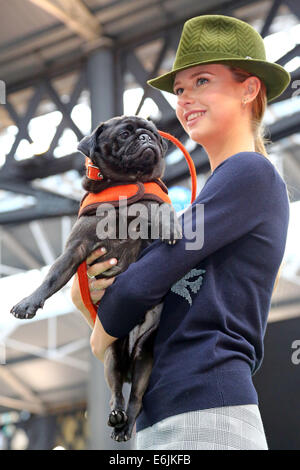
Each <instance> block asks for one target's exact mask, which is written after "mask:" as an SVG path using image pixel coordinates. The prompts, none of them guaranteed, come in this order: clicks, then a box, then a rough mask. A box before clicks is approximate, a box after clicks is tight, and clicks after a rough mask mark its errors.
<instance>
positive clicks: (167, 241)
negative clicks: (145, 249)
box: [162, 240, 178, 245]
mask: <svg viewBox="0 0 300 470" xmlns="http://www.w3.org/2000/svg"><path fill="white" fill-rule="evenodd" d="M177 241H178V240H162V242H164V243H166V244H167V245H176V243H177Z"/></svg>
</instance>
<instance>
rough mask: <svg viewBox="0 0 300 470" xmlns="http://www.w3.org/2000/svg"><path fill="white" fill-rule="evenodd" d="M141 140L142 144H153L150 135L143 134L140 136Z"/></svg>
mask: <svg viewBox="0 0 300 470" xmlns="http://www.w3.org/2000/svg"><path fill="white" fill-rule="evenodd" d="M139 140H141V141H142V142H151V141H152V139H151V137H150V135H148V134H141V135H140V136H139Z"/></svg>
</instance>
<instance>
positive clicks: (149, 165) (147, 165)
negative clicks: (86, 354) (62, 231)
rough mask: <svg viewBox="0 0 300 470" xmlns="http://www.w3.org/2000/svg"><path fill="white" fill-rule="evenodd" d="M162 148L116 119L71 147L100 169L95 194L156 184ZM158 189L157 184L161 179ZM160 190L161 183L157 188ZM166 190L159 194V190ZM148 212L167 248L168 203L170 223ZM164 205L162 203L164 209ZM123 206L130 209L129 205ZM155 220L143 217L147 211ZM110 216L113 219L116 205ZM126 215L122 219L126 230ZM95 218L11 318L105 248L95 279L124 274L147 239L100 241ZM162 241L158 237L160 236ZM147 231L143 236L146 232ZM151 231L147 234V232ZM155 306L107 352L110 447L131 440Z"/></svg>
mask: <svg viewBox="0 0 300 470" xmlns="http://www.w3.org/2000/svg"><path fill="white" fill-rule="evenodd" d="M167 148H168V145H167V143H166V141H165V140H164V139H162V138H161V136H160V134H159V132H158V130H157V128H156V127H155V125H154V124H153V123H152V122H151V121H148V120H145V119H142V118H140V117H137V116H121V117H115V118H112V119H109V120H108V121H106V122H104V123H102V124H100V125H99V126H98V127H97V128H96V129H95V130H94V131H93V133H92V134H91V135H90V136H87V137H85V138H84V139H83V140H82V141H81V142H80V143H79V145H78V150H80V151H81V152H82V153H83V154H84V155H86V156H88V157H89V158H90V159H91V160H92V163H93V165H94V166H95V167H97V168H99V169H100V170H101V174H102V177H103V179H102V180H100V181H95V180H91V179H89V178H87V177H85V178H84V181H83V187H84V189H86V190H87V191H88V192H92V193H99V192H101V191H103V190H104V189H106V188H109V187H111V186H116V185H120V184H125V183H127V184H128V183H133V182H149V181H155V180H156V181H157V179H158V178H161V177H162V176H163V173H164V170H165V161H164V156H165V154H166V151H167ZM160 184H161V185H163V183H162V182H161V181H160ZM163 186H164V185H163ZM165 189H166V188H165ZM141 203H142V204H143V206H144V207H146V208H147V214H148V218H147V224H148V226H149V228H151V226H152V225H153V224H154V225H155V224H156V229H158V232H156V233H159V238H160V239H161V240H162V241H164V242H165V243H168V244H174V243H176V241H177V240H178V239H180V238H182V232H181V229H182V227H181V224H180V223H179V221H178V219H177V216H176V212H175V211H174V209H173V207H172V205H170V204H167V206H168V207H169V208H170V215H171V217H170V218H168V219H167V218H163V217H161V215H162V214H161V211H160V208H161V202H158V201H157V200H155V198H154V200H151V199H141V200H139V204H141ZM165 206H166V204H165ZM128 207H130V206H128ZM151 211H153V212H152V214H153V213H154V214H155V217H150V212H151ZM109 212H111V216H112V217H115V215H116V213H117V216H119V215H120V211H119V208H118V207H115V208H114V211H109ZM131 220H132V217H130V216H129V215H128V217H127V222H128V225H129V223H130V221H131ZM98 222H99V215H98V212H97V215H95V212H94V213H92V214H91V213H89V214H88V215H83V216H81V217H79V218H78V219H77V221H76V223H75V225H74V227H73V229H72V231H71V234H70V236H69V238H68V240H67V243H66V246H65V250H64V252H63V253H62V255H61V256H60V257H59V258H58V259H57V260H56V261H55V263H54V264H53V266H52V267H51V269H50V270H49V273H48V274H47V276H46V278H45V280H44V281H43V283H42V284H41V285H40V286H39V287H38V288H37V289H36V290H35V291H34V292H33V293H32V294H31V295H30V296H28V297H26V298H24V299H23V300H21V301H20V302H19V303H18V304H17V305H15V306H14V307H13V308H12V309H11V313H12V314H13V315H14V316H15V317H17V318H23V319H24V318H32V317H34V316H35V314H36V311H37V310H38V309H39V308H42V307H43V305H44V302H45V300H46V299H47V298H49V297H50V296H52V295H53V294H54V293H55V292H57V291H58V290H59V289H61V288H62V287H63V286H64V285H65V284H66V283H67V282H68V281H69V280H70V279H71V277H72V276H73V275H74V274H75V273H76V271H77V269H78V267H79V265H80V264H81V263H82V262H83V261H84V260H85V259H86V258H87V257H88V256H89V255H90V253H91V252H92V251H94V250H95V249H97V248H99V247H102V246H104V247H105V248H106V251H107V254H106V255H105V256H101V258H99V259H98V260H96V261H95V263H96V262H98V261H105V260H107V259H110V258H111V257H115V258H117V259H118V265H117V266H113V267H112V268H110V269H108V270H106V271H105V272H103V273H102V274H101V275H99V276H97V278H98V279H99V278H110V277H114V276H116V275H118V274H120V273H121V272H123V271H125V270H126V269H127V268H128V266H129V264H130V263H132V262H134V261H136V260H137V258H138V257H139V254H140V253H141V251H142V250H143V249H144V248H146V247H147V246H148V245H149V244H150V243H152V242H153V239H151V238H150V237H148V238H146V239H145V238H144V237H143V238H141V237H140V238H137V239H131V238H129V237H127V239H122V240H120V239H118V236H117V238H114V239H111V238H107V237H104V238H103V239H101V237H100V238H99V231H98V232H97V231H96V226H97V224H98ZM168 230H169V236H167V237H164V234H166V233H167V234H168ZM149 231H150V230H149ZM152 233H153V232H152ZM162 305H163V304H162V303H160V304H159V305H157V306H154V308H153V309H151V310H149V311H148V312H147V313H146V315H145V318H144V320H143V322H142V323H140V324H139V325H137V326H136V327H135V328H134V329H133V330H132V331H131V332H130V334H129V335H128V336H127V337H125V338H120V339H118V340H116V341H115V342H114V343H113V344H112V345H111V346H109V348H108V349H107V351H106V354H105V359H104V371H105V378H106V381H107V383H108V385H109V387H110V389H111V392H112V397H111V401H110V406H111V413H110V415H109V419H108V425H109V426H112V427H114V431H113V433H112V435H111V437H112V438H113V439H114V440H117V441H126V440H128V439H130V437H131V433H132V429H133V426H134V423H135V421H136V418H137V416H138V414H139V413H140V411H141V408H142V397H143V394H144V392H145V390H146V387H147V385H148V381H149V377H150V373H151V369H152V351H153V341H154V333H155V331H156V329H157V326H158V323H159V318H160V313H161V310H162ZM124 382H128V383H131V384H132V385H131V393H130V398H129V401H128V405H127V409H126V412H125V409H124V397H123V394H122V387H123V383H124Z"/></svg>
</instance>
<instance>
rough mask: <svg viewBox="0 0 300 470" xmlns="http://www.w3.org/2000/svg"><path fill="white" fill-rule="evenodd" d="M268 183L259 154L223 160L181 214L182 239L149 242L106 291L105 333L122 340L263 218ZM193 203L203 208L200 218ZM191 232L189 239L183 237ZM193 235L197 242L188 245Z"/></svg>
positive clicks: (270, 177)
mask: <svg viewBox="0 0 300 470" xmlns="http://www.w3.org/2000/svg"><path fill="white" fill-rule="evenodd" d="M273 182H274V169H273V167H272V165H271V164H270V163H269V162H268V161H267V159H265V157H263V156H259V155H258V154H255V153H253V152H249V153H248V152H245V153H243V154H236V155H234V156H232V157H231V158H229V159H228V160H227V161H225V162H223V163H222V164H221V165H220V166H219V167H218V168H217V169H216V170H215V172H214V173H213V174H212V175H211V176H210V178H209V179H208V180H207V182H206V184H205V186H204V188H203V189H202V191H201V193H200V194H199V196H198V197H197V199H196V201H195V202H194V203H193V205H192V206H190V207H189V208H188V209H187V211H186V212H185V213H184V214H183V215H182V227H183V238H182V239H181V240H179V241H178V242H177V243H176V244H175V245H174V246H169V245H166V244H165V243H163V242H161V241H160V240H156V241H154V242H153V243H152V244H151V245H150V246H149V247H148V248H146V249H145V250H144V251H143V252H142V254H141V256H140V258H139V259H138V260H137V261H136V262H135V263H132V264H131V265H130V266H129V267H128V268H127V270H126V271H125V272H123V273H121V274H119V275H118V276H117V278H116V281H115V283H114V285H113V286H110V287H109V288H108V289H107V290H106V295H105V296H104V297H103V299H102V300H101V303H100V305H99V308H98V317H99V319H100V321H101V323H102V325H103V328H104V329H105V331H106V332H107V333H109V334H111V335H113V336H115V337H124V336H126V335H127V334H128V333H129V331H131V330H132V328H134V326H136V325H137V324H138V323H139V322H140V321H141V320H142V319H143V317H144V316H145V313H146V312H147V310H149V309H151V308H152V307H154V306H155V305H157V304H159V303H160V302H161V301H162V300H163V298H164V296H165V295H166V294H167V293H168V291H169V290H170V288H171V287H172V285H173V284H174V283H176V282H177V281H179V280H180V279H181V278H182V277H183V276H184V275H185V274H187V273H188V272H189V271H190V270H191V269H192V268H195V267H197V266H198V265H199V263H200V262H201V261H202V260H204V259H205V258H207V257H208V256H209V255H210V254H211V253H214V252H215V251H217V250H219V249H220V248H222V247H223V246H225V245H228V244H230V243H231V242H233V241H235V240H237V239H238V238H240V237H242V236H244V235H245V234H248V233H250V232H251V231H253V230H254V229H255V227H257V226H258V225H259V224H260V223H262V221H264V220H266V217H267V216H268V214H267V210H266V209H265V208H266V207H267V205H266V204H267V203H268V200H269V198H270V188H271V187H272V184H273ZM196 204H200V205H201V206H202V209H204V211H203V212H202V215H203V217H202V215H201V211H199V212H197V211H196V210H195V205H196ZM192 229H193V231H195V232H196V235H195V236H194V240H193V239H192V238H191V237H189V236H187V234H189V233H191V231H192ZM201 232H202V233H203V236H204V239H203V240H202V241H203V243H202V245H201ZM197 236H198V238H199V237H200V243H195V245H194V247H192V246H189V244H191V243H192V242H193V241H195V240H196V238H197ZM198 241H199V240H198Z"/></svg>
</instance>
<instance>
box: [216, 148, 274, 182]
mask: <svg viewBox="0 0 300 470" xmlns="http://www.w3.org/2000/svg"><path fill="white" fill-rule="evenodd" d="M242 153H256V154H257V155H261V156H262V157H264V158H265V156H264V155H263V154H262V153H259V152H252V151H244V152H237V153H234V154H233V155H231V156H230V157H227V158H225V160H223V161H222V162H221V163H219V165H217V166H216V168H215V169H214V171H213V172H212V173H211V174H210V176H213V175H214V173H215V172H216V170H217V169H218V168H220V166H222V165H223V164H224V163H226V162H227V161H228V160H230V159H231V158H233V157H236V156H237V155H240V154H242ZM210 176H209V177H210Z"/></svg>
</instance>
